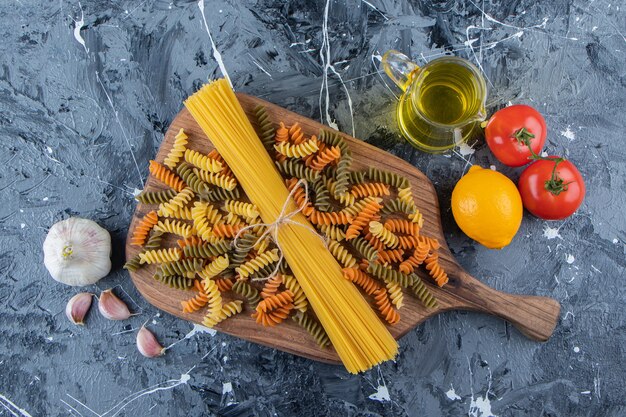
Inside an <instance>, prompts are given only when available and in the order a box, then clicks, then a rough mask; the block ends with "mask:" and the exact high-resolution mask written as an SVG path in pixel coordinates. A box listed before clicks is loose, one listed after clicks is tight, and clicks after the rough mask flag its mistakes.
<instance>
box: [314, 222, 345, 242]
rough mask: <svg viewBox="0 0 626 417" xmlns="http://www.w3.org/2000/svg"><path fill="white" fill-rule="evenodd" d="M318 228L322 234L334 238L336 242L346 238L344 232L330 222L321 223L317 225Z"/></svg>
mask: <svg viewBox="0 0 626 417" xmlns="http://www.w3.org/2000/svg"><path fill="white" fill-rule="evenodd" d="M319 229H320V231H321V232H322V233H324V236H326V237H328V238H330V239H333V240H336V241H337V242H341V241H342V240H344V239H345V238H346V232H344V231H343V230H342V229H340V228H339V227H338V226H333V225H331V224H322V225H320V226H319Z"/></svg>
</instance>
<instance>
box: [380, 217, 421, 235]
mask: <svg viewBox="0 0 626 417" xmlns="http://www.w3.org/2000/svg"><path fill="white" fill-rule="evenodd" d="M385 229H387V230H389V231H390V232H394V233H404V234H407V235H410V236H419V233H420V227H419V225H418V224H417V223H413V222H410V221H408V220H405V219H388V220H386V221H385Z"/></svg>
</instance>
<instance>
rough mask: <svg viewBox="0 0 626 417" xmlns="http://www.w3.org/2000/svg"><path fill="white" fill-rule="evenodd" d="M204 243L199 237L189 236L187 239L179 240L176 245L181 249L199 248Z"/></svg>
mask: <svg viewBox="0 0 626 417" xmlns="http://www.w3.org/2000/svg"><path fill="white" fill-rule="evenodd" d="M202 243H204V242H203V241H202V239H200V238H199V237H198V236H189V237H187V238H184V239H178V240H177V241H176V245H178V247H179V248H180V249H182V248H184V247H185V246H198V245H200V244H202Z"/></svg>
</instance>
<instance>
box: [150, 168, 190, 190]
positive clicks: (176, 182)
mask: <svg viewBox="0 0 626 417" xmlns="http://www.w3.org/2000/svg"><path fill="white" fill-rule="evenodd" d="M149 169H150V174H152V176H153V177H154V178H156V179H157V180H159V181H161V182H162V183H163V184H165V185H167V186H168V187H171V188H173V189H175V190H176V191H177V192H181V191H183V189H184V188H185V187H186V186H187V184H185V182H184V181H183V180H182V179H180V177H179V176H178V175H176V174H174V173H173V172H172V171H170V170H169V169H168V168H167V167H165V166H163V165H161V164H159V163H158V162H157V161H150V167H149Z"/></svg>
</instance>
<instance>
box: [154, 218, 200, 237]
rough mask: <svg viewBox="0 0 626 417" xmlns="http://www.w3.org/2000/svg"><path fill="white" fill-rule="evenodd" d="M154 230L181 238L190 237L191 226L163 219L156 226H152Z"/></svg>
mask: <svg viewBox="0 0 626 417" xmlns="http://www.w3.org/2000/svg"><path fill="white" fill-rule="evenodd" d="M154 230H158V231H159V232H163V233H172V234H175V235H178V236H180V237H183V238H186V237H190V236H191V226H189V225H186V224H184V223H181V222H180V221H178V220H169V219H165V220H162V221H159V222H158V223H157V224H156V226H154Z"/></svg>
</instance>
